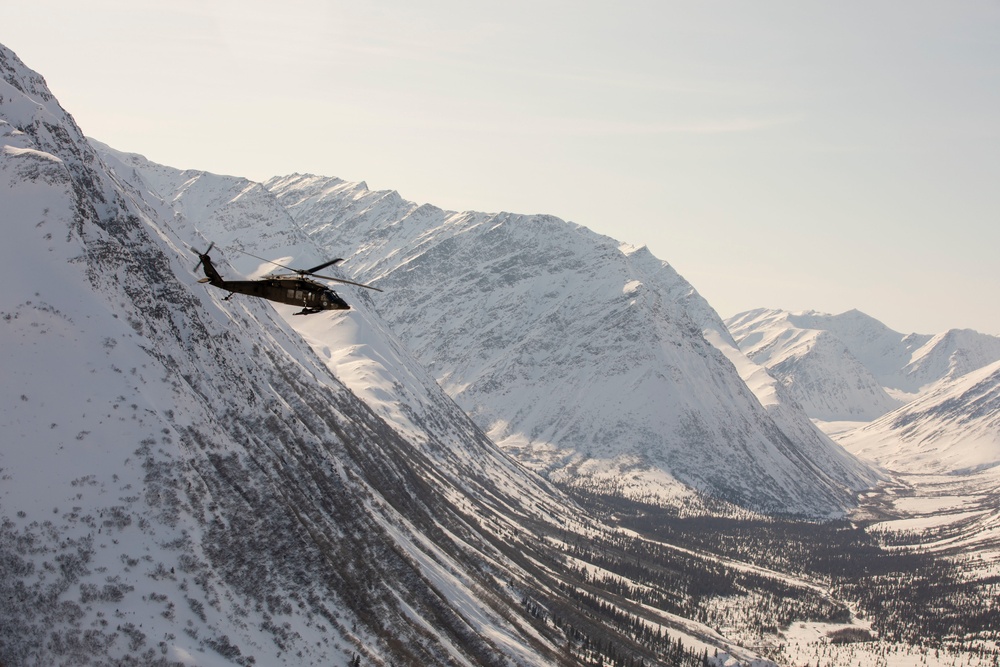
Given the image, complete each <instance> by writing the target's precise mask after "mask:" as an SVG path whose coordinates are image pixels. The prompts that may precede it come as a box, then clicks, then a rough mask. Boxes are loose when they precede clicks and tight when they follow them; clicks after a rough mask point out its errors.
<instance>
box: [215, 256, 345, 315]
mask: <svg viewBox="0 0 1000 667" xmlns="http://www.w3.org/2000/svg"><path fill="white" fill-rule="evenodd" d="M199 257H201V264H202V266H203V267H204V268H205V277H204V278H202V279H201V280H199V281H198V282H201V283H208V284H209V285H211V286H212V287H218V288H219V289H223V290H226V291H228V292H229V296H227V297H225V298H226V299H227V300H228V299H229V297H231V296H232V295H233V294H246V295H247V296H254V297H258V298H261V299H267V300H268V301H276V302H278V303H287V304H288V305H290V306H302V310H301V311H300V312H299V313H296V314H297V315H310V314H312V313H318V312H320V311H323V310H350V309H351V307H350V306H349V305H348V304H347V302H346V301H344V300H343V299H341V298H340V296H339V295H338V294H337V293H336V292H334V291H333V290H332V289H330V288H329V287H327V286H326V285H323V284H322V283H318V282H316V281H315V280H311V279H309V278H305V277H290V276H289V277H286V276H265V277H264V278H261V279H259V280H225V279H223V278H222V276H221V275H219V272H218V271H217V270H216V268H215V266H213V265H212V260H211V259H210V258H209V257H208V254H207V252H206V253H204V254H201V253H199Z"/></svg>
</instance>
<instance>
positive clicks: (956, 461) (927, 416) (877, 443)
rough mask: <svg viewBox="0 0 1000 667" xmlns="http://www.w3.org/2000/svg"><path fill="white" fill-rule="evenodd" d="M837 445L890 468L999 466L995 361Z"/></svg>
mask: <svg viewBox="0 0 1000 667" xmlns="http://www.w3.org/2000/svg"><path fill="white" fill-rule="evenodd" d="M840 443H841V444H842V445H843V446H844V447H846V448H847V449H849V450H850V451H852V452H854V453H855V454H857V455H859V456H863V457H864V458H866V459H868V460H873V461H877V462H878V463H879V464H881V465H883V466H885V467H886V468H889V469H891V470H898V471H901V472H910V473H918V474H927V473H968V472H975V471H977V470H980V469H983V468H989V467H993V466H997V465H1000V362H994V363H992V364H990V365H988V366H985V367H983V368H980V369H978V370H975V371H972V372H970V373H967V374H965V375H962V376H961V377H959V378H957V379H955V380H948V381H945V382H940V383H938V384H937V385H936V386H935V387H934V389H933V390H931V391H929V392H928V393H926V394H924V395H923V396H921V397H920V398H918V399H916V400H915V401H913V402H911V403H908V404H907V405H905V406H903V407H901V408H899V409H897V410H894V411H892V412H890V413H888V414H886V415H884V416H883V417H881V418H879V419H877V420H875V421H873V422H872V423H870V424H867V425H865V426H863V427H860V428H857V429H855V430H853V431H849V432H847V433H845V434H844V435H843V436H842V437H841V438H840Z"/></svg>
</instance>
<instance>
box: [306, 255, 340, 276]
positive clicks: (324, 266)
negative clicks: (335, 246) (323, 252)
mask: <svg viewBox="0 0 1000 667" xmlns="http://www.w3.org/2000/svg"><path fill="white" fill-rule="evenodd" d="M343 261H344V260H343V258H338V259H331V260H330V261H329V262H324V263H322V264H320V265H319V266H314V267H312V268H311V269H307V270H305V271H299V273H304V274H306V275H313V274H314V273H316V272H317V271H322V270H323V269H325V268H326V267H328V266H332V265H333V264H336V263H337V262H343Z"/></svg>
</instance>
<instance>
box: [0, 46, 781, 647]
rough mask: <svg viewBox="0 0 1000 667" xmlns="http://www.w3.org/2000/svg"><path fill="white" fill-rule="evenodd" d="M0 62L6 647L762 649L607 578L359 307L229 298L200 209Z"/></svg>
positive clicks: (255, 208) (0, 547)
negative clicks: (291, 311)
mask: <svg viewBox="0 0 1000 667" xmlns="http://www.w3.org/2000/svg"><path fill="white" fill-rule="evenodd" d="M0 74H2V80H0V228H2V229H3V231H4V235H5V243H4V244H3V246H0V280H2V282H3V284H4V285H5V286H6V287H5V289H4V290H3V291H2V292H0V340H2V342H3V345H2V346H0V378H2V382H0V399H2V400H0V406H2V408H0V435H2V448H0V662H3V664H5V665H8V664H9V665H21V664H89V665H101V664H131V665H138V664H142V665H166V664H198V665H233V664H239V665H244V666H246V665H251V664H268V665H273V664H295V665H302V664H325V665H347V664H358V663H359V662H360V663H364V664H420V665H437V664H441V665H445V664H447V665H532V664H534V665H553V664H565V665H570V664H582V663H583V662H584V661H588V662H590V661H591V659H594V658H596V657H597V656H599V655H602V654H601V651H611V650H612V649H613V650H614V651H616V652H618V654H619V655H629V656H631V657H632V658H634V659H639V658H641V659H643V660H644V661H645V663H646V664H653V663H655V662H657V661H658V660H660V659H661V658H662V656H663V655H666V653H665V652H666V651H667V650H668V649H669V650H670V651H672V653H671V655H675V654H677V653H678V652H679V649H680V646H679V644H676V645H673V646H672V645H670V644H669V642H666V641H664V640H663V638H664V637H665V636H667V635H669V634H671V633H673V636H674V637H683V638H684V644H685V646H688V647H692V648H691V650H695V649H698V650H704V651H706V652H707V651H708V649H709V648H712V647H719V648H720V649H723V650H722V651H721V652H720V659H719V660H718V661H714V660H713V662H716V664H721V663H722V662H724V661H725V660H726V659H728V658H729V657H730V656H731V655H743V656H749V655H751V654H749V653H748V652H746V651H742V650H741V649H739V648H738V647H733V646H731V645H729V643H728V642H727V641H726V640H725V638H723V637H722V636H721V635H720V634H719V633H718V632H717V631H715V630H712V629H711V628H708V627H706V626H705V625H702V624H700V623H698V622H696V621H693V620H688V619H684V618H680V617H678V616H676V615H675V614H670V613H667V612H664V611H660V610H657V609H655V608H653V607H651V606H645V605H644V606H641V607H640V606H639V605H634V604H632V603H625V602H622V600H621V599H619V598H617V597H615V596H613V595H612V594H611V593H608V592H606V591H605V590H604V589H601V588H600V587H599V586H597V585H596V584H597V583H599V582H598V581H597V580H596V579H592V578H588V577H589V575H588V573H587V571H586V570H585V569H583V568H582V567H580V564H581V563H584V562H585V561H581V560H580V558H581V555H579V552H578V555H577V556H576V557H575V558H573V559H570V557H569V556H568V555H567V554H566V545H567V544H568V542H569V541H575V542H578V543H581V542H582V543H586V542H587V541H588V540H590V539H594V538H599V537H600V536H601V535H605V534H607V533H608V529H607V528H605V527H603V526H601V525H600V524H599V523H597V522H596V521H594V520H593V519H591V518H590V517H588V516H587V514H586V512H584V511H583V510H582V509H581V508H580V507H578V506H577V505H575V504H574V503H573V502H572V501H570V500H569V499H568V498H567V497H566V496H564V495H563V494H561V493H560V492H559V491H557V490H556V489H554V488H552V487H551V486H550V485H549V484H548V483H547V482H545V481H544V480H542V479H541V478H539V477H538V476H536V475H534V474H532V473H530V472H528V471H526V470H525V469H524V468H522V467H521V466H520V465H518V464H517V463H515V462H514V461H512V460H511V459H510V458H508V456H507V455H506V454H504V453H503V452H502V451H501V450H500V449H498V448H497V447H496V446H495V445H494V444H493V443H492V442H491V441H490V440H489V439H488V438H487V437H486V436H485V434H484V433H483V432H482V431H481V430H480V429H479V428H478V427H477V426H476V425H475V424H474V423H473V422H472V421H470V420H469V419H468V418H467V417H466V415H465V414H464V413H463V412H462V410H460V409H458V408H457V407H456V406H455V405H454V403H453V402H452V401H451V400H450V399H449V398H448V397H447V396H446V395H445V394H444V393H443V392H442V391H440V389H438V388H437V387H436V384H435V383H434V381H433V379H432V378H431V377H430V376H429V375H428V374H427V373H425V372H424V371H423V369H421V368H420V367H419V366H418V365H415V364H413V363H412V360H411V358H410V357H409V354H408V353H407V352H406V350H405V349H404V348H403V347H402V346H401V345H400V344H399V343H398V342H397V341H396V340H395V339H394V338H393V337H392V335H391V333H390V331H389V327H386V325H385V324H384V323H383V322H382V321H381V320H380V319H379V317H378V315H377V314H376V313H375V312H373V311H372V310H371V308H370V307H369V306H368V305H367V303H366V301H365V299H364V298H362V297H360V296H359V297H358V298H355V297H354V296H352V298H351V301H352V304H353V305H354V306H355V308H354V310H352V311H350V312H349V313H341V314H339V315H333V314H331V315H330V316H328V317H321V316H313V317H312V318H310V319H309V320H308V322H307V324H306V325H304V326H303V328H302V331H303V334H304V335H305V337H303V336H301V335H299V333H297V332H296V331H295V330H293V329H292V328H291V327H289V326H288V325H287V323H286V322H285V320H284V319H283V318H282V317H281V316H280V314H287V313H279V311H276V310H275V309H274V308H272V307H271V305H270V304H267V303H262V302H257V301H254V300H250V299H245V300H237V299H234V300H232V301H227V302H223V301H222V300H221V299H222V297H223V296H224V294H223V293H221V292H218V291H215V290H214V289H213V288H211V287H209V286H205V285H199V284H197V283H196V282H195V276H193V275H192V273H191V271H192V267H193V265H194V260H195V258H194V256H193V255H192V254H191V253H190V252H189V250H188V248H187V244H189V243H198V244H201V245H199V247H201V248H204V247H205V245H204V244H205V243H206V242H205V239H204V238H199V237H198V235H197V233H196V231H195V229H194V228H192V227H191V225H190V219H191V217H193V216H192V214H191V212H190V209H188V210H185V209H184V204H190V203H191V202H192V201H193V200H192V199H187V198H185V199H184V201H183V202H178V201H173V200H172V199H170V198H167V197H162V196H159V194H157V193H158V192H160V189H161V188H162V189H163V191H168V190H169V191H170V192H171V193H172V194H173V193H174V192H175V190H171V189H170V187H168V186H169V184H167V183H166V182H165V181H157V180H156V179H154V178H150V179H149V180H145V178H144V177H142V176H140V174H139V173H138V172H134V173H133V172H131V171H129V168H128V165H127V164H126V163H125V162H122V161H118V162H117V163H115V162H114V160H110V159H109V161H110V162H111V163H112V164H114V167H113V168H112V167H110V166H109V163H106V162H105V161H104V160H103V159H102V158H101V157H100V156H99V155H98V154H97V153H96V152H95V151H94V150H93V149H92V148H91V146H90V145H89V144H88V142H87V141H86V140H85V139H84V137H83V135H82V134H81V132H80V130H79V128H78V127H77V126H76V124H75V122H74V121H73V119H72V118H71V117H70V116H69V115H68V114H67V113H66V112H65V111H64V110H63V109H62V108H61V107H60V106H59V104H58V102H57V101H56V100H55V99H54V97H53V96H52V95H51V93H50V92H49V91H48V89H47V87H46V86H45V83H44V81H43V80H42V78H41V77H40V76H39V75H37V74H36V73H34V72H32V71H31V70H29V69H28V68H27V67H26V66H25V65H24V64H23V63H21V62H20V60H18V58H17V57H16V56H15V55H14V54H13V53H12V52H10V51H9V50H7V49H6V48H4V47H2V46H0ZM161 176H162V177H164V178H173V177H174V174H172V173H170V172H169V170H164V172H163V173H162V174H161ZM192 179H194V180H193V181H192ZM199 180H208V179H207V178H206V179H201V178H199V176H198V175H197V174H191V175H189V176H188V178H187V179H186V180H185V181H184V183H188V186H187V188H186V191H187V192H188V194H189V195H193V194H194V193H195V192H197V191H198V190H199V188H198V181H199ZM258 196H259V197H261V198H262V201H266V200H267V199H268V197H267V196H266V193H265V192H264V191H263V190H262V189H261V188H259V187H253V185H252V184H249V185H248V186H247V188H245V189H243V190H240V191H239V192H238V193H237V194H236V195H234V196H230V197H229V198H228V199H226V200H225V201H227V202H230V203H232V202H235V203H234V204H233V206H237V205H242V203H243V202H250V201H252V200H253V198H254V197H258ZM213 202H214V200H213ZM213 202H209V201H208V200H206V201H205V202H203V203H208V204H209V207H214V206H215V204H214V203H213ZM260 206H261V204H259V203H257V204H252V205H248V208H247V213H248V215H251V216H252V215H253V214H254V213H255V212H259V211H260V210H261V208H260ZM273 213H274V214H275V215H279V214H280V209H277V210H275V211H273ZM224 219H225V216H223V217H222V218H220V220H224ZM220 224H221V223H220ZM261 224H262V225H264V226H265V227H266V225H267V221H263V222H262V223H261ZM213 231H214V232H218V231H219V230H217V229H213ZM284 234H285V233H284V231H282V233H281V234H280V237H281V239H282V240H283V239H284V238H285V235H284ZM261 236H264V234H263V233H261V234H258V237H261ZM303 238H304V237H303ZM303 238H294V237H293V238H292V240H293V241H295V242H300V241H301V242H303V243H304V242H305V241H304V240H303ZM233 243H235V241H233ZM299 250H302V251H303V252H304V249H299ZM216 259H217V263H218V265H219V267H220V269H221V270H223V271H224V272H226V273H229V272H235V271H236V269H234V267H233V266H231V265H228V264H227V263H226V262H225V259H226V253H223V252H221V251H220V252H219V253H218V255H217V257H216ZM688 561H691V559H690V558H688ZM585 582H586V586H587V589H586V591H587V593H586V598H582V597H581V593H580V590H581V589H580V587H581V586H583V585H584V584H585ZM580 599H585V600H587V602H588V603H592V604H590V606H583V605H581V604H580V603H579V600H580ZM612 599H614V600H617V602H612ZM626 607H627V611H626V610H625V609H626ZM622 618H627V619H630V620H629V621H628V623H622V622H621V619H622ZM626 628H639V629H640V630H642V631H649V634H656V636H657V641H658V642H659V643H655V642H649V641H646V642H645V643H641V642H639V641H637V640H636V639H634V637H635V636H638V635H637V633H636V632H635V631H634V630H629V629H626ZM691 655H694V654H693V653H692V654H691ZM706 655H707V653H706ZM734 661H735V660H734ZM745 662H749V661H745ZM727 664H729V663H727ZM761 664H762V663H761Z"/></svg>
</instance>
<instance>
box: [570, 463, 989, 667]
mask: <svg viewBox="0 0 1000 667" xmlns="http://www.w3.org/2000/svg"><path fill="white" fill-rule="evenodd" d="M998 477H1000V475H998V473H997V471H993V470H989V471H981V472H979V473H977V474H970V475H964V476H942V475H936V476H927V475H906V476H904V475H896V476H893V477H891V481H889V482H887V483H885V484H884V485H883V486H882V487H881V488H879V489H878V490H876V491H873V492H870V493H868V494H866V495H865V496H864V497H863V498H861V506H860V508H859V510H858V511H857V512H856V513H855V515H853V516H852V517H851V518H850V520H845V521H839V522H829V523H821V524H820V523H812V522H804V521H795V520H780V519H773V518H765V517H756V518H748V517H746V516H745V515H744V516H740V515H738V514H734V515H733V516H732V517H726V516H719V515H718V514H717V513H713V514H715V515H712V516H709V515H706V516H678V515H674V516H669V515H668V514H669V513H668V512H666V511H664V510H663V509H662V508H653V507H651V506H644V505H640V504H628V503H624V502H623V501H608V500H607V499H606V498H602V499H597V498H593V497H583V498H582V501H583V502H584V503H585V504H588V505H589V506H591V507H592V508H593V509H595V510H596V511H598V512H599V513H602V514H604V515H605V516H606V517H608V518H609V520H611V521H612V522H613V523H615V524H616V525H617V526H618V528H619V531H620V532H619V537H618V538H617V539H615V540H613V541H611V542H609V543H606V544H597V545H594V546H593V547H591V548H589V549H584V548H581V547H576V548H575V549H574V550H573V556H574V558H576V559H578V560H579V562H581V563H584V564H586V566H588V567H591V568H594V574H593V576H591V578H590V582H591V584H592V585H594V586H596V587H603V588H606V589H608V588H615V592H616V593H618V594H620V595H622V596H623V597H625V598H630V599H632V600H634V601H638V602H643V603H645V604H650V605H653V606H655V607H657V608H659V609H667V610H669V611H672V612H674V613H677V614H678V615H679V616H683V617H686V618H689V619H695V620H696V621H697V622H698V623H700V624H702V627H703V628H706V629H709V630H710V631H714V632H717V633H718V636H722V637H725V638H726V639H727V640H729V641H731V642H733V644H735V645H739V646H743V647H746V648H748V649H750V650H751V651H753V652H755V653H756V654H757V655H759V656H761V657H764V658H768V659H770V660H773V661H774V662H775V663H777V664H778V665H789V666H796V667H797V666H800V665H810V666H814V665H820V666H821V667H838V666H845V667H846V666H853V665H873V666H875V665H878V666H883V667H903V666H911V665H914V666H915V665H928V666H930V667H951V666H958V665H963V666H964V665H969V666H974V667H980V666H982V667H987V666H994V667H995V666H996V665H998V664H1000V644H998V640H1000V603H998V598H1000V491H998V489H1000V484H998V483H997V482H998ZM723 514H724V512H723ZM617 577H622V579H617ZM622 580H625V581H632V582H643V583H644V584H647V585H649V586H651V587H652V588H653V589H654V590H655V589H656V588H657V582H658V581H664V582H666V581H670V582H672V584H671V585H670V586H669V588H671V589H673V590H678V589H679V590H682V591H685V593H686V594H685V595H682V596H679V597H676V598H673V599H669V598H664V597H660V598H657V597H656V596H654V595H651V594H650V592H649V590H648V589H646V590H641V589H640V587H636V588H631V589H630V588H629V587H628V586H624V587H623V586H622V585H621V581H622ZM667 588H668V587H667V586H664V590H665V589H667ZM719 664H721V663H719Z"/></svg>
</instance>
